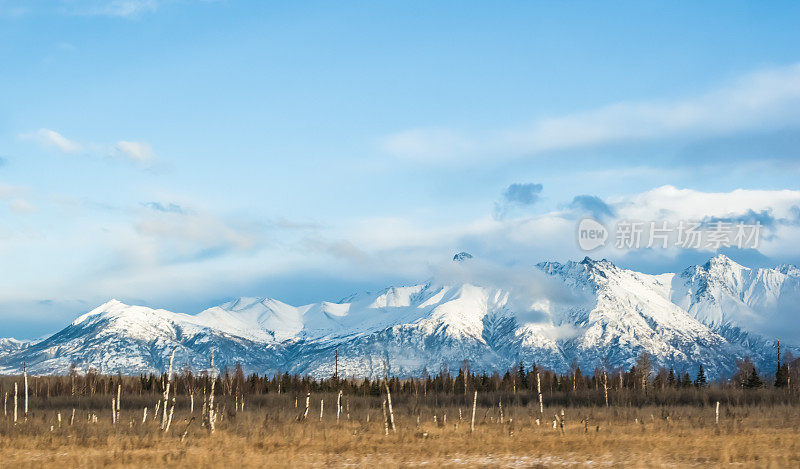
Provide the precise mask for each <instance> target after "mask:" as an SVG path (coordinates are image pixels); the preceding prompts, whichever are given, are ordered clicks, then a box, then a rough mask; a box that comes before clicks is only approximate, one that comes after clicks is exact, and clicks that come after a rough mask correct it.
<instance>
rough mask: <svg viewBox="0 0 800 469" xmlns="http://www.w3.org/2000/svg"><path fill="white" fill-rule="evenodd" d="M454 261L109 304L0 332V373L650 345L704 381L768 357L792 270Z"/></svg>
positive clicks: (437, 364)
mask: <svg viewBox="0 0 800 469" xmlns="http://www.w3.org/2000/svg"><path fill="white" fill-rule="evenodd" d="M453 266H454V271H456V272H461V273H462V274H463V273H465V272H466V273H471V275H451V276H449V277H453V278H448V279H444V278H434V279H431V280H429V281H427V282H424V283H420V284H416V285H410V286H401V287H389V288H386V289H384V290H381V291H378V292H363V293H358V294H355V295H352V296H349V297H347V298H344V299H342V300H339V301H335V302H327V301H323V302H320V303H313V304H309V305H304V306H292V305H289V304H286V303H283V302H281V301H278V300H276V299H272V298H239V299H236V300H234V301H230V302H228V303H224V304H221V305H219V306H215V307H212V308H209V309H207V310H205V311H202V312H200V313H198V314H195V315H189V314H180V313H174V312H170V311H166V310H163V309H152V308H148V307H144V306H132V305H126V304H124V303H122V302H120V301H116V300H111V301H108V302H107V303H105V304H103V305H100V306H98V307H97V308H95V309H93V310H91V311H89V312H87V313H85V314H83V315H81V316H79V317H78V318H77V319H75V320H74V321H73V322H72V323H71V324H69V325H68V326H67V327H65V328H64V329H62V330H61V331H59V332H57V333H55V334H53V335H52V336H49V337H47V338H44V339H41V340H37V341H29V342H26V341H19V340H15V339H0V373H2V374H10V373H19V372H20V371H21V370H22V368H23V366H25V367H26V369H27V370H28V372H30V373H34V374H46V373H67V372H69V370H70V368H71V367H73V366H74V367H76V368H77V369H78V370H80V371H86V370H88V369H89V368H94V369H96V370H98V371H99V372H102V373H117V372H120V373H127V374H137V373H146V372H162V371H164V370H165V369H166V367H167V366H168V362H169V356H170V354H171V352H172V350H173V349H174V350H175V363H176V366H177V369H183V368H190V369H192V370H195V371H197V370H202V369H206V368H207V367H208V366H209V357H210V353H211V350H212V349H213V350H214V351H215V356H216V360H215V361H216V364H217V366H218V367H219V368H225V367H227V368H232V367H233V366H235V364H236V363H241V365H242V367H243V368H244V369H245V370H246V371H248V372H257V373H260V374H263V373H267V374H272V373H277V372H289V373H298V374H308V375H312V376H316V377H326V376H331V375H332V374H333V373H334V369H335V366H336V365H335V361H334V356H335V355H336V354H338V371H339V375H340V376H347V377H350V376H355V377H375V376H382V375H383V373H384V370H386V371H387V372H388V373H389V374H391V375H396V376H401V377H403V376H410V375H415V376H419V375H423V374H425V373H431V374H434V373H437V372H439V371H441V370H443V369H448V370H451V371H456V370H458V369H459V367H461V366H462V365H463V364H464V363H465V361H467V362H468V363H469V366H470V368H471V369H472V370H473V371H486V372H492V371H500V372H504V371H505V370H507V369H509V368H511V367H514V366H517V365H518V364H519V363H520V362H523V363H525V364H526V365H527V366H530V365H532V364H534V363H536V364H537V365H538V366H541V367H546V368H550V369H554V370H557V371H559V372H566V371H567V370H569V369H571V367H573V366H575V365H577V366H580V367H581V369H582V370H584V371H585V372H591V371H592V370H594V369H596V368H604V369H607V370H613V369H617V368H620V367H623V368H629V367H630V366H632V365H633V364H634V363H635V361H636V358H637V357H638V356H639V355H640V354H641V353H642V352H647V353H648V354H649V355H650V356H651V361H652V362H653V363H654V365H656V366H665V367H674V368H675V369H676V371H684V370H685V371H689V372H691V373H695V372H696V370H697V368H698V367H699V366H700V365H701V364H702V365H703V367H704V369H705V370H706V372H707V374H708V375H709V377H711V378H716V377H724V376H729V375H730V374H732V373H733V372H734V371H735V367H736V363H735V362H736V360H738V359H743V358H745V357H750V358H751V359H752V360H753V362H754V363H755V364H756V366H757V367H759V368H760V369H762V370H772V369H774V366H775V363H776V360H777V356H776V344H775V339H774V337H771V336H769V335H765V332H764V331H771V330H778V329H779V327H778V326H779V325H780V323H779V321H780V318H781V317H782V316H781V315H782V314H785V312H786V311H790V310H792V309H793V308H796V307H797V306H798V305H800V302H798V299H800V269H798V268H797V267H795V266H791V265H781V266H778V267H776V268H769V269H764V268H757V269H756V268H748V267H744V266H742V265H739V264H737V263H736V262H734V261H732V260H731V259H729V258H727V257H725V256H723V255H718V256H716V257H713V258H711V259H710V260H709V261H708V262H706V263H705V264H703V265H697V266H692V267H689V268H687V269H685V270H684V271H682V272H679V273H665V274H660V275H649V274H644V273H639V272H635V271H632V270H627V269H623V268H620V267H617V266H616V265H614V264H613V263H611V262H609V261H607V260H592V259H589V258H588V257H587V258H585V259H583V260H582V261H579V262H575V261H569V262H566V263H558V262H543V263H540V264H537V265H536V266H532V267H531V268H529V269H525V270H523V271H521V272H516V273H515V274H514V275H497V274H496V273H494V272H488V273H487V271H486V270H485V269H483V270H482V269H480V268H475V266H478V267H479V266H480V264H479V262H478V260H476V259H474V258H473V257H472V256H470V255H469V254H467V253H459V254H457V255H456V256H455V257H454V259H453ZM475 272H477V274H476V273H475ZM445 277H448V276H445ZM796 339H800V337H791V338H790V342H791V341H795V342H796ZM781 345H782V346H784V344H781ZM784 349H785V350H786V349H788V350H791V351H793V352H794V353H797V349H796V348H794V347H792V346H788V347H787V346H784Z"/></svg>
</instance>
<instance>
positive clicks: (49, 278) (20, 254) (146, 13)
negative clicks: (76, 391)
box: [0, 0, 800, 337]
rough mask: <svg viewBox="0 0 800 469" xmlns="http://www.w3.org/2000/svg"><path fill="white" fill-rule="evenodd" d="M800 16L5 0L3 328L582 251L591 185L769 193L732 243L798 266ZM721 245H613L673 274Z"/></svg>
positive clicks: (32, 327)
mask: <svg viewBox="0 0 800 469" xmlns="http://www.w3.org/2000/svg"><path fill="white" fill-rule="evenodd" d="M798 18H800V4H798V3H797V2H770V3H769V5H764V4H759V3H754V2H703V3H702V4H697V3H696V2H682V3H678V4H675V3H674V2H673V3H671V4H666V3H656V2H615V3H613V4H600V3H598V2H409V1H402V2H340V3H334V2H255V1H252V2H248V1H234V0H228V1H225V0H222V1H191V0H183V1H182V0H173V1H170V0H91V1H81V0H42V1H37V2H28V1H15V0H0V64H2V66H0V214H2V218H0V262H2V269H0V276H2V281H0V318H5V319H6V321H3V322H4V323H5V326H4V327H3V330H2V332H0V336H8V335H15V336H18V337H33V336H37V335H40V334H43V333H46V332H49V331H52V330H55V329H57V328H59V327H61V326H62V325H63V324H65V323H66V322H68V321H70V320H71V319H72V318H73V317H74V316H76V315H77V314H78V313H80V312H82V311H85V310H88V309H90V308H91V307H93V306H95V305H96V304H99V303H101V302H103V301H105V300H106V299H108V298H111V297H115V298H118V299H120V300H122V301H126V302H131V303H138V304H145V305H151V306H159V307H165V308H168V309H172V310H175V311H180V312H188V313H193V312H197V311H199V310H200V309H202V308H203V307H207V306H210V305H213V304H217V303H220V302H222V301H224V300H226V299H228V298H230V297H236V296H242V295H256V296H265V295H266V296H274V297H278V298H282V299H284V300H287V301H290V302H293V303H303V302H311V301H315V300H320V299H323V298H324V299H331V298H338V297H342V296H345V295H347V294H348V293H350V292H352V291H353V290H358V289H362V288H377V287H380V286H384V285H387V284H390V283H407V282H412V281H419V280H423V279H425V278H426V277H427V276H429V275H430V274H431V272H432V271H433V270H435V265H436V264H437V263H439V262H442V261H443V260H447V259H448V258H450V257H452V255H453V253H454V252H457V251H460V250H469V251H470V252H472V253H473V254H475V255H476V256H481V257H485V258H489V259H491V260H493V261H495V262H498V263H501V264H522V265H527V264H533V263H535V262H538V261H540V260H544V259H556V260H565V259H570V258H573V259H574V258H580V257H582V256H583V255H584V253H582V252H580V251H579V250H578V249H577V246H576V244H575V241H574V236H571V234H570V233H572V232H573V231H574V225H575V218H576V217H578V216H580V214H581V210H584V211H585V210H586V207H585V206H584V205H581V202H580V201H584V202H585V201H587V200H599V201H600V202H601V203H603V204H606V205H607V206H608V207H610V208H611V209H610V210H611V212H613V213H615V214H618V213H636V214H637V216H640V217H651V218H657V217H662V216H664V214H665V213H666V212H665V209H664V207H666V206H670V207H671V209H670V210H671V211H670V212H669V213H670V216H671V217H673V218H676V219H677V218H682V217H683V218H685V217H689V216H690V215H691V216H692V217H735V216H738V215H740V214H744V213H747V212H748V210H752V211H753V212H754V213H764V214H767V215H768V216H769V217H771V219H772V220H773V221H774V224H773V228H772V229H771V231H770V232H769V233H768V235H769V238H768V242H765V243H763V244H762V247H761V248H759V250H758V251H754V252H740V253H733V256H734V257H736V256H739V260H740V261H742V262H745V261H747V262H750V263H760V264H764V265H772V264H778V263H783V262H795V263H796V262H798V260H799V259H800V250H799V248H798V247H797V245H798V243H797V241H798V240H799V239H800V234H799V233H798V228H797V221H798V217H800V216H796V215H795V212H794V211H793V210H794V208H795V207H797V206H800V187H798V181H800V178H799V177H798V176H800V134H799V133H798V130H799V129H800V65H798V64H800V52H798V51H800V33H798V32H797V27H796V23H797V19H798ZM515 184H516V185H517V186H513V185H515ZM514 187H516V189H514ZM525 187H527V188H529V189H530V188H533V192H532V193H526V192H525V190H523V189H524V188H525ZM520 188H523V189H520ZM737 191H739V192H737ZM742 191H744V192H742ZM576 196H585V197H590V198H592V199H590V198H579V199H578V201H579V202H574V198H575V197H576ZM698 207H699V209H700V211H699V212H698V211H697V208H698ZM626 210H627V211H628V212H626ZM712 254H713V253H709V252H688V253H687V252H675V251H669V252H663V253H661V252H655V253H654V252H650V251H647V252H636V253H622V252H613V251H609V252H604V253H600V254H598V256H603V255H605V256H607V257H609V258H611V259H612V260H614V261H615V262H617V263H619V264H621V265H624V266H626V267H631V268H636V269H641V270H645V271H663V270H676V269H680V268H683V267H685V266H686V265H688V263H691V262H700V261H701V260H702V259H703V258H707V257H709V256H710V255H712Z"/></svg>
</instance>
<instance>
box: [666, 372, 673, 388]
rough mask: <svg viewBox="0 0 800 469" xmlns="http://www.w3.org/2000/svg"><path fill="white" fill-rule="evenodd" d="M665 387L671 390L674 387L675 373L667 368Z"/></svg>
mask: <svg viewBox="0 0 800 469" xmlns="http://www.w3.org/2000/svg"><path fill="white" fill-rule="evenodd" d="M667 385H668V386H669V387H671V388H674V387H675V371H674V370H673V369H672V367H669V376H667Z"/></svg>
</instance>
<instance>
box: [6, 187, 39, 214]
mask: <svg viewBox="0 0 800 469" xmlns="http://www.w3.org/2000/svg"><path fill="white" fill-rule="evenodd" d="M27 194H28V189H27V188H25V187H20V186H12V185H9V184H3V183H0V201H3V202H5V203H6V205H7V206H8V208H9V210H11V211H12V212H14V213H16V214H20V215H25V214H30V213H34V212H36V206H35V205H33V204H32V203H31V202H29V201H28V200H27V198H26V196H27Z"/></svg>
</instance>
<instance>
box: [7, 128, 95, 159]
mask: <svg viewBox="0 0 800 469" xmlns="http://www.w3.org/2000/svg"><path fill="white" fill-rule="evenodd" d="M21 137H22V138H24V139H26V140H33V141H35V142H37V143H38V144H40V145H42V146H44V147H50V148H56V149H57V150H59V151H61V152H63V153H80V152H82V151H83V150H84V147H83V145H81V144H80V143H78V142H75V141H73V140H70V139H68V138H67V137H65V136H63V135H61V134H60V133H58V132H56V131H55V130H51V129H44V128H43V129H39V130H37V131H36V132H31V133H27V134H22V135H21Z"/></svg>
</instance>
